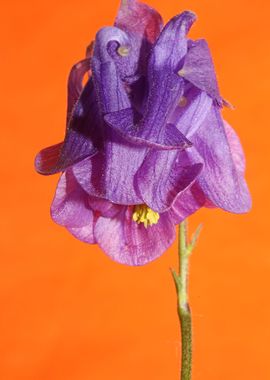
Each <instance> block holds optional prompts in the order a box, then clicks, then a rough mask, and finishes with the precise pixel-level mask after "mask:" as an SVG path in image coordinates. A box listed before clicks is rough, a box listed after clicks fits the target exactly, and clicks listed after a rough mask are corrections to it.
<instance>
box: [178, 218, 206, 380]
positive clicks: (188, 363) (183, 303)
mask: <svg viewBox="0 0 270 380" xmlns="http://www.w3.org/2000/svg"><path fill="white" fill-rule="evenodd" d="M187 229H188V223H187V221H186V220H185V221H184V222H182V223H181V224H180V226H179V248H178V255H179V273H178V274H177V273H176V272H175V271H172V274H173V277H174V281H175V286H176V291H177V312H178V316H179V322H180V327H181V343H182V344H181V346H182V361H181V377H180V379H181V380H191V376H192V318H191V311H190V307H189V303H188V276H189V258H190V255H191V253H192V251H193V249H194V247H195V245H196V242H197V240H198V237H199V234H200V231H201V226H200V227H199V228H198V229H197V231H196V232H195V234H194V236H193V237H192V239H191V241H190V242H188V239H187Z"/></svg>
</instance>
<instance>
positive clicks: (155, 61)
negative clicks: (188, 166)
mask: <svg viewBox="0 0 270 380" xmlns="http://www.w3.org/2000/svg"><path fill="white" fill-rule="evenodd" d="M194 21H195V15H194V14H193V13H191V12H183V13H182V14H181V15H179V16H176V17H175V18H173V19H172V20H171V21H170V22H169V23H168V24H167V25H166V27H165V28H164V30H163V31H162V33H161V35H160V36H159V38H158V40H157V42H156V43H155V45H154V48H153V51H152V54H151V57H150V61H149V68H148V84H149V94H148V100H147V102H146V106H145V113H144V116H143V118H142V120H141V121H139V122H137V120H136V113H135V114H134V111H133V110H132V109H131V108H130V109H127V110H123V111H122V110H119V111H121V112H117V113H114V114H109V115H106V117H105V120H106V121H107V123H108V124H109V125H110V126H112V127H113V128H114V130H117V131H118V132H119V133H121V134H122V135H123V136H126V139H128V140H130V141H134V142H139V143H140V144H144V145H150V146H153V145H155V144H156V146H157V147H159V148H164V149H173V148H175V147H176V148H179V149H183V146H184V147H185V145H186V144H188V145H190V143H188V142H187V140H186V139H185V138H184V136H182V134H180V133H179V132H177V129H176V128H175V127H174V125H173V124H169V123H168V118H169V117H170V115H171V114H172V112H173V111H174V109H175V108H176V106H177V103H178V102H179V100H180V98H181V95H182V94H183V91H184V85H185V81H184V80H183V79H182V78H181V77H180V76H179V75H178V74H177V69H178V68H179V64H180V63H181V60H182V59H183V57H184V56H185V54H186V52H187V40H186V34H187V32H188V31H189V28H190V27H191V25H192V23H193V22H194ZM176 35H178V36H179V39H177V43H176V38H175V36H176ZM127 108H128V107H127ZM188 145H187V146H188Z"/></svg>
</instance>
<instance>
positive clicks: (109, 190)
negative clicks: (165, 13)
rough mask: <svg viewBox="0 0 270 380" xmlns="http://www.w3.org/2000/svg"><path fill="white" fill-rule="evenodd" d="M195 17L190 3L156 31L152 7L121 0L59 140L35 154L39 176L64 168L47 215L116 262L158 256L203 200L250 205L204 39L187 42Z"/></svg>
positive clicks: (77, 69)
mask: <svg viewBox="0 0 270 380" xmlns="http://www.w3.org/2000/svg"><path fill="white" fill-rule="evenodd" d="M195 19H196V17H195V15H194V13H192V12H189V11H186V12H183V13H181V14H180V15H178V16H176V17H174V18H173V19H172V20H171V21H170V22H169V23H168V24H167V25H166V26H165V27H164V28H163V26H162V19H161V17H160V15H159V14H158V13H157V12H156V11H155V10H153V9H152V8H150V7H148V6H147V5H145V4H141V3H139V2H137V1H134V0H127V1H122V5H121V7H120V10H119V13H118V16H117V18H116V22H115V26H114V27H106V28H103V29H101V30H100V31H99V32H98V33H97V35H96V39H95V42H94V48H93V49H88V53H87V58H86V59H85V60H83V61H81V62H79V63H78V64H77V65H75V66H74V67H73V69H72V70H71V74H70V77H69V83H68V112H67V129H66V136H65V140H64V142H63V143H61V144H57V145H55V146H53V147H50V148H47V149H45V150H43V151H41V152H40V153H39V154H38V156H37V158H36V169H37V171H38V172H40V173H41V174H46V175H48V174H54V173H57V172H63V174H62V176H61V178H60V181H59V184H58V187H57V191H56V195H55V199H54V201H53V204H52V208H51V212H52V218H53V219H54V220H55V221H56V223H58V224H60V225H63V226H65V227H66V228H67V229H68V230H69V231H70V232H71V233H72V234H73V235H74V236H75V237H77V238H78V239H80V240H82V241H85V242H87V243H90V244H94V243H98V244H99V245H100V247H101V248H102V249H103V250H104V251H105V252H106V253H107V254H108V255H109V256H110V257H112V258H113V259H114V260H116V261H118V262H120V263H124V264H128V265H143V264H146V263H148V262H150V261H152V260H154V259H155V258H157V257H159V256H160V255H161V254H162V253H163V252H164V251H166V249H167V248H168V247H169V246H170V245H171V244H172V242H173V241H174V238H175V225H176V224H179V223H180V222H181V221H182V220H183V219H185V218H186V217H187V216H189V215H190V214H192V213H194V212H195V211H197V210H198V209H199V208H201V207H203V206H205V207H219V208H222V209H224V210H226V211H229V212H234V213H244V212H247V211H248V210H249V209H250V206H251V201H250V195H249V192H248V188H247V185H246V182H245V179H244V171H245V160H244V154H243V151H242V148H241V145H240V142H239V140H238V137H237V136H236V134H235V132H234V131H233V130H232V128H231V127H230V126H229V125H228V124H227V123H226V122H224V121H223V119H222V116H221V113H220V112H221V108H222V106H223V105H226V104H227V103H226V102H225V101H224V100H223V99H222V97H221V96H220V92H219V89H218V85H217V81H216V76H215V71H214V66H213V63H212V59H211V55H210V51H209V48H208V45H207V43H206V41H205V40H197V41H192V40H189V39H187V33H188V31H189V29H190V27H191V26H192V24H193V22H194V21H195ZM138 20H140V21H139V22H138ZM87 72H89V80H88V82H87V84H86V85H85V87H84V88H83V86H82V79H83V77H84V75H85V74H86V73H87Z"/></svg>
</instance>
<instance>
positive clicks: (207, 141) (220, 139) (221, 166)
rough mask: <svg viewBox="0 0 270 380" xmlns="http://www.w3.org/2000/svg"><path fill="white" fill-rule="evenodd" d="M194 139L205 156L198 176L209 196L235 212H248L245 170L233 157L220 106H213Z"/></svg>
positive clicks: (248, 200)
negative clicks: (238, 168) (238, 165)
mask: <svg viewBox="0 0 270 380" xmlns="http://www.w3.org/2000/svg"><path fill="white" fill-rule="evenodd" d="M192 142H193V143H194V146H195V147H196V149H197V150H198V152H199V154H200V155H201V157H202V158H203V160H204V168H203V171H202V173H201V175H200V176H199V178H198V183H199V185H200V186H201V188H202V190H203V192H204V193H205V195H206V197H207V198H208V199H209V200H210V201H211V202H212V203H213V204H215V205H216V206H218V207H220V208H222V209H224V210H226V211H229V212H234V213H244V212H248V211H249V210H250V207H251V199H250V194H249V191H248V188H247V184H246V181H245V179H244V176H243V173H241V172H238V170H237V167H236V165H235V163H234V161H233V156H232V150H231V147H230V145H229V143H228V140H227V136H226V133H225V129H224V124H223V120H222V118H221V115H220V111H219V109H218V107H217V106H213V107H212V108H211V111H210V112H209V114H208V116H207V117H206V119H205V120H204V122H203V123H202V125H201V127H200V128H199V129H198V131H197V132H196V133H195V134H194V135H193V138H192Z"/></svg>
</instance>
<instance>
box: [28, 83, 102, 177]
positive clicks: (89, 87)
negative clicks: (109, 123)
mask: <svg viewBox="0 0 270 380" xmlns="http://www.w3.org/2000/svg"><path fill="white" fill-rule="evenodd" d="M77 90H78V88H77ZM77 90H75V89H74V90H73V95H72V97H71V99H75V93H76V91H77ZM70 101H71V102H72V100H70ZM68 121H69V122H68V126H67V131H66V137H65V141H64V142H63V143H60V144H57V145H54V146H52V147H49V148H46V149H43V150H42V151H41V152H40V153H39V154H38V155H37V157H36V160H35V167H36V170H37V171H38V172H39V173H40V174H43V175H50V174H55V173H59V172H61V171H64V170H66V169H67V168H68V167H70V166H72V165H73V164H74V163H76V162H78V161H80V160H82V159H84V158H85V157H89V156H94V155H95V154H96V153H97V152H98V150H99V149H100V147H101V146H102V141H103V140H102V128H103V121H102V120H101V119H100V116H99V111H98V107H97V102H96V95H95V93H94V87H93V82H92V79H90V80H89V81H88V83H87V84H86V86H85V88H84V90H83V92H82V94H81V96H80V98H79V99H78V100H77V102H76V103H75V105H74V107H73V111H72V113H71V115H70V116H68Z"/></svg>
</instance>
